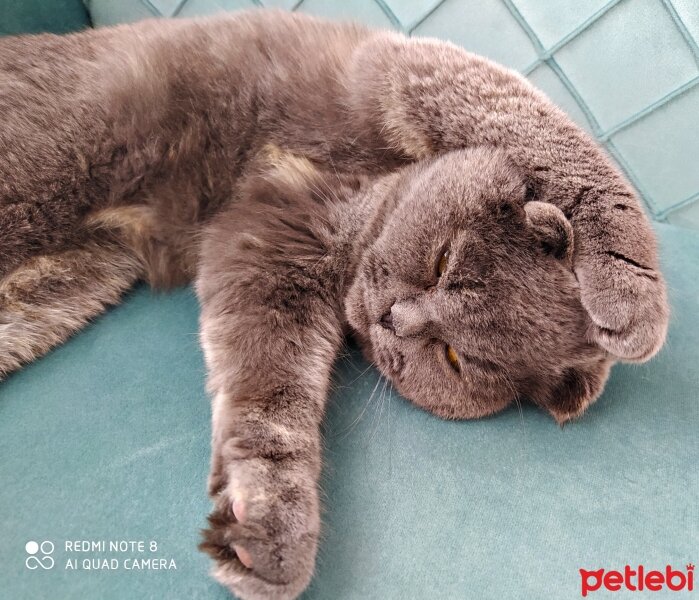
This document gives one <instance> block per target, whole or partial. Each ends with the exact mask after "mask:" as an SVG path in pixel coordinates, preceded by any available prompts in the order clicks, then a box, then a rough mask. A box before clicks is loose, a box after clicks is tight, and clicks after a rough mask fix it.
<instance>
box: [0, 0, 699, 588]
mask: <svg viewBox="0 0 699 600" xmlns="http://www.w3.org/2000/svg"><path fill="white" fill-rule="evenodd" d="M86 4H87V8H88V9H89V11H87V10H85V7H84V6H83V5H82V4H80V3H79V2H78V0H53V1H51V2H49V1H44V2H40V1H39V0H35V1H32V2H21V1H15V2H11V1H10V0H0V33H3V34H11V33H19V32H21V31H39V30H51V31H56V32H62V31H67V30H70V29H80V28H84V27H88V26H91V25H94V26H100V25H106V24H111V23H116V22H123V21H128V20H135V19H140V18H144V17H148V16H155V15H159V14H160V15H165V16H178V15H179V16H187V15H192V14H203V13H205V12H214V11H216V10H220V9H221V8H226V9H238V8H243V7H248V6H250V5H252V4H253V3H252V2H246V1H243V0H238V1H234V0H225V1H224V0H219V1H214V0H189V1H184V2H182V1H181V0H180V1H177V0H151V1H147V0H143V1H141V0H124V1H120V2H110V1H108V0H91V1H90V2H87V3H86ZM266 4H267V5H281V6H283V7H285V8H296V9H297V10H305V11H308V12H312V13H316V14H324V15H328V16H345V17H354V18H357V19H361V20H365V21H368V22H370V23H373V24H376V25H380V26H386V27H395V28H400V29H403V30H405V31H408V32H413V33H415V34H420V35H431V36H438V37H445V38H449V39H452V40H454V41H455V42H457V43H459V44H462V45H464V46H466V47H467V48H469V49H472V50H474V51H477V52H480V53H483V54H486V55H489V56H492V57H493V58H495V59H497V60H499V61H501V62H504V63H506V64H508V65H510V66H513V67H514V68H517V69H520V70H522V71H523V72H525V73H527V74H528V75H529V76H530V77H531V78H532V80H533V81H534V82H535V83H536V84H537V85H539V86H540V87H542V88H543V89H544V90H545V91H546V92H547V93H549V95H550V96H551V97H552V98H553V99H554V101H556V102H558V103H559V104H560V105H561V106H562V107H563V108H564V109H565V110H567V111H568V112H569V114H571V116H572V117H573V118H574V119H576V120H577V121H578V122H580V123H581V124H582V125H583V126H584V127H586V128H587V129H588V130H589V131H590V133H591V134H593V135H595V136H596V137H597V138H598V139H599V140H600V143H602V144H604V145H605V147H606V148H607V149H608V151H609V152H610V154H611V155H612V156H613V157H614V158H615V160H617V161H618V162H619V164H620V165H621V166H622V168H623V169H624V170H625V171H626V173H627V174H628V176H629V177H630V178H631V180H632V181H633V182H634V184H635V185H636V187H637V188H638V190H639V192H640V194H641V195H642V197H643V199H644V201H645V202H646V205H647V208H648V211H649V214H651V216H653V218H654V219H655V220H656V221H657V232H658V236H659V240H660V244H661V256H662V263H663V267H664V270H665V273H666V275H667V279H668V282H669V292H670V299H671V303H672V319H671V325H670V332H669V337H668V342H667V345H666V347H665V348H664V350H663V351H662V352H661V353H660V354H659V355H658V356H657V357H656V358H655V359H653V360H652V361H651V362H649V363H648V364H645V365H637V366H631V365H618V366H616V367H615V368H614V370H613V373H612V376H611V379H610V381H609V383H608V385H607V388H606V391H605V393H604V394H603V396H602V397H601V399H600V400H599V401H598V402H597V403H596V404H595V405H594V406H593V407H592V408H591V409H590V410H589V411H588V413H587V414H586V415H585V416H584V418H582V419H581V420H580V421H578V422H576V423H573V424H570V425H568V426H566V427H565V428H563V429H561V428H559V427H557V426H556V425H555V424H554V422H553V421H552V420H551V419H550V418H548V417H547V416H546V415H544V414H543V413H542V412H540V411H537V410H535V409H533V408H531V407H527V406H525V407H522V408H521V409H520V410H518V409H517V408H512V409H511V410H508V411H506V412H505V413H503V414H501V415H499V416H497V417H494V418H491V419H485V420H482V421H474V422H459V423H454V422H444V421H440V420H438V419H436V418H434V417H431V416H429V415H427V414H426V413H424V412H422V411H420V410H418V409H416V408H414V407H412V405H410V404H408V403H407V402H406V401H404V400H403V399H401V398H400V397H399V396H398V395H397V394H396V393H394V392H393V391H392V390H391V389H390V388H387V387H386V386H385V385H384V383H383V381H381V380H380V379H379V377H378V375H377V373H376V372H375V371H373V370H371V369H369V368H368V367H367V365H366V364H365V363H364V362H363V360H362V359H361V358H360V356H359V354H358V352H357V350H356V349H355V348H354V347H353V346H352V345H351V344H350V345H349V346H348V351H347V353H346V356H345V357H344V358H343V359H342V360H341V361H340V362H339V363H338V365H337V373H336V381H335V391H334V393H333V396H332V398H331V400H330V403H329V407H328V417H327V421H326V424H325V446H326V452H325V470H324V474H323V479H322V487H323V490H324V505H325V509H324V519H323V520H324V530H323V540H322V544H321V547H320V551H319V556H318V564H317V576H316V577H315V579H314V581H313V583H312V584H311V587H310V588H309V590H308V591H307V592H306V594H305V595H304V598H306V599H309V600H310V599H313V600H316V599H318V600H320V599H365V598H371V599H374V598H376V599H394V598H395V599H400V600H408V599H418V598H419V599H422V598H447V599H448V598H478V599H490V598H492V599H510V598H517V599H519V598H521V599H539V598H556V599H558V598H561V599H566V598H579V597H581V575H580V572H579V569H588V570H589V569H600V568H604V569H607V570H608V569H617V570H622V571H623V569H624V566H625V565H631V566H632V567H633V568H636V567H637V566H638V565H643V566H644V568H645V569H646V570H650V569H660V570H664V569H665V567H666V565H672V566H673V567H674V568H675V569H681V570H682V571H683V572H684V571H685V565H686V564H687V563H689V562H696V561H698V560H699V552H698V550H699V474H698V473H699V471H698V470H697V464H698V462H699V443H698V441H697V440H698V435H699V367H698V365H699V335H698V334H699V328H698V327H697V319H698V318H699V317H698V315H699V232H697V231H696V228H699V203H698V202H696V200H697V199H698V198H699V168H698V162H697V157H698V156H699V135H698V133H699V86H697V82H699V70H698V67H697V64H698V59H699V52H698V47H697V41H698V40H699V6H697V4H696V2H694V0H622V1H621V2H617V1H615V0H612V1H611V2H607V1H605V0H588V1H587V2H574V1H573V0H565V1H559V2H553V0H548V1H547V0H485V1H479V2H476V1H475V0H472V1H466V0H463V1H462V0H446V1H442V2H437V1H434V0H424V1H421V0H406V1H399V0H376V1H374V0H357V1H356V2H341V1H340V0H333V1H330V0H304V1H303V2H298V1H292V0H276V1H274V2H272V1H271V0H270V1H269V2H267V3H266ZM0 127H2V117H1V116H0ZM197 317H198V308H197V303H196V299H195V297H194V295H193V293H192V291H191V290H190V289H182V290H178V291H175V292H172V293H168V294H155V293H153V292H151V291H150V290H148V289H146V288H139V289H137V290H136V291H134V292H133V293H131V294H129V296H128V297H127V299H126V301H125V302H124V303H123V304H122V305H120V306H119V307H117V308H114V309H113V310H110V311H109V312H108V313H107V314H106V315H104V316H103V317H101V318H99V319H98V320H96V322H95V323H94V324H93V325H92V326H91V327H89V328H88V329H87V330H85V331H84V332H82V333H81V334H79V335H77V336H75V337H74V338H73V339H72V340H71V341H70V342H69V343H67V344H65V345H64V346H62V347H60V348H58V349H57V350H55V351H54V352H52V353H51V354H50V355H49V356H47V357H45V358H44V359H42V360H40V361H38V362H37V363H35V364H33V365H31V366H29V367H28V368H26V369H24V370H23V371H21V372H20V373H17V374H16V375H14V376H12V377H10V378H9V379H8V380H7V381H6V382H4V383H1V384H0V598H3V599H4V598H7V599H8V600H9V599H13V600H14V599H20V600H23V599H39V598H42V599H43V598H51V599H66V600H68V599H73V598H85V599H93V598H95V599H104V600H110V599H119V600H121V599H125V600H131V599H151V598H152V599H161V598H172V599H183V600H189V599H196V598H207V599H209V598H211V599H215V598H219V599H224V598H227V597H229V596H228V594H227V592H226V591H225V590H224V589H223V588H221V587H220V586H218V585H217V584H216V582H214V581H213V580H212V579H211V578H209V577H208V576H207V570H208V568H209V561H208V559H207V558H206V557H205V556H204V555H202V554H201V553H199V552H197V550H196V544H197V543H198V535H199V534H198V530H199V529H200V528H201V527H202V526H204V523H205V519H204V517H205V515H206V513H207V512H208V510H209V507H210V504H209V501H208V499H207V497H206V493H205V482H206V474H207V469H208V457H209V455H208V453H209V435H210V428H209V400H208V398H207V395H206V393H205V391H204V376H205V370H204V365H203V361H202V356H201V353H200V350H199V347H198V343H197ZM102 541H104V542H106V544H105V551H101V550H100V548H101V547H100V546H95V545H94V543H96V542H102ZM110 541H120V542H130V541H133V542H139V541H141V542H143V543H144V546H143V550H142V551H141V550H140V549H139V548H138V546H137V545H136V546H135V549H134V548H132V547H131V546H130V545H129V544H126V545H127V546H128V548H127V550H126V551H125V552H121V551H119V548H117V549H110V548H109V542H110ZM31 542H35V544H32V543H31ZM46 542H49V543H48V544H47V543H46ZM84 542H87V543H88V546H89V547H88V548H87V550H88V551H86V552H82V551H81V550H82V549H83V546H84ZM151 543H155V546H151ZM66 544H69V546H68V547H67V546H66ZM121 547H122V548H123V547H124V544H121ZM49 550H51V552H48V551H49ZM32 558H37V559H42V560H43V561H44V562H43V563H42V566H38V567H37V568H33V567H35V566H37V563H36V561H34V560H30V559H32ZM48 558H51V559H52V561H53V565H52V568H44V566H47V565H50V564H51V561H48V560H47V559H48ZM137 558H138V559H147V558H150V559H165V565H166V566H168V567H171V568H169V569H158V570H154V569H152V568H151V569H134V568H133V565H134V560H133V559H137ZM93 559H100V560H98V561H97V562H94V561H93ZM103 559H106V562H105V561H104V560H103ZM112 559H116V560H117V561H118V566H119V568H118V569H115V570H114V569H110V568H108V567H110V566H113V565H114V562H112ZM84 561H87V562H84ZM125 561H127V562H125ZM128 561H130V562H128ZM173 561H174V565H175V567H176V568H174V569H173V568H172V565H173ZM154 562H155V564H157V565H158V566H160V565H162V564H163V563H160V562H158V561H151V563H145V564H150V565H152V564H153V563H154ZM127 564H128V565H129V566H130V567H131V568H128V569H127V568H126V565H127ZM140 564H144V563H140ZM67 567H68V568H67ZM71 567H74V568H71ZM88 567H89V568H88ZM627 594H628V592H627ZM684 594H686V592H684ZM596 595H598V596H601V597H608V593H607V595H605V594H604V593H603V592H595V593H591V594H590V596H591V597H595V596H596ZM636 596H639V597H643V595H642V594H635V595H634V597H636ZM676 596H677V594H676V593H673V592H669V591H667V589H666V590H665V591H660V592H654V593H652V594H651V597H653V598H662V597H676ZM680 597H684V596H683V594H680Z"/></svg>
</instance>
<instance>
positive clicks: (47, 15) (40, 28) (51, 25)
mask: <svg viewBox="0 0 699 600" xmlns="http://www.w3.org/2000/svg"><path fill="white" fill-rule="evenodd" d="M86 27H90V16H89V15H88V12H87V10H86V9H85V6H84V5H83V3H82V2H81V1H80V0H0V35H15V34H20V33H42V32H49V33H66V32H69V31H75V30H79V29H85V28H86Z"/></svg>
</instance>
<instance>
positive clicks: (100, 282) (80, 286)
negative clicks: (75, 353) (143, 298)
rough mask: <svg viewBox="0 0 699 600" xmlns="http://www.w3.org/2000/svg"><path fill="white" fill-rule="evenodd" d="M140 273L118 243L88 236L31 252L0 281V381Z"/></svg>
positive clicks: (101, 308)
mask: <svg viewBox="0 0 699 600" xmlns="http://www.w3.org/2000/svg"><path fill="white" fill-rule="evenodd" d="M141 272H142V267H141V264H140V261H139V260H138V259H137V258H135V256H134V255H133V254H131V253H129V252H128V251H127V250H126V249H125V248H124V246H123V245H122V244H120V243H119V242H118V241H116V240H115V239H113V238H110V237H109V236H106V235H94V236H92V237H91V238H90V239H89V240H88V241H87V242H85V243H84V244H83V245H81V246H79V247H76V248H73V249H67V250H63V251H60V252H56V253H53V254H47V255H43V256H42V255H39V256H34V257H32V258H30V259H28V260H26V261H24V262H23V263H22V264H20V266H19V267H17V268H15V269H14V270H13V271H11V272H10V273H8V274H7V275H5V277H3V278H2V279H0V380H1V379H3V378H4V377H6V376H7V375H8V374H9V373H11V372H13V371H15V370H17V369H18V368H20V367H21V366H22V365H24V364H26V363H28V362H31V361H32V360H34V359H36V358H38V357H40V356H42V355H43V354H45V353H46V352H48V351H49V350H50V349H51V348H53V347H55V346H57V345H58V344H60V343H62V342H64V341H65V340H66V339H68V337H70V336H71V335H72V334H73V333H75V332H76V331H78V330H79V329H81V328H82V327H83V326H85V325H86V324H87V323H88V322H89V321H90V319H92V318H94V317H95V316H97V315H98V314H100V313H101V312H103V311H104V309H105V307H106V306H108V305H110V304H115V303H117V302H118V301H119V298H120V297H121V295H122V294H123V293H124V292H125V291H126V290H128V289H129V288H130V287H132V286H133V284H134V283H135V282H136V280H137V279H138V278H139V276H140V274H141Z"/></svg>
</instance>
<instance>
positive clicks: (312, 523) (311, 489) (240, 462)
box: [200, 439, 320, 600]
mask: <svg viewBox="0 0 699 600" xmlns="http://www.w3.org/2000/svg"><path fill="white" fill-rule="evenodd" d="M221 455H222V458H221V467H220V468H219V470H218V472H217V473H215V474H213V477H212V478H211V479H210V489H211V491H213V492H217V493H216V495H215V497H214V500H215V507H214V510H213V511H212V513H211V515H210V516H209V528H208V529H206V530H204V531H203V536H204V541H203V542H202V543H201V545H200V549H202V550H203V551H205V552H207V553H208V554H210V555H211V556H212V557H213V558H214V559H215V561H216V565H215V567H214V569H213V571H212V574H213V576H214V577H215V579H216V580H217V581H219V582H220V583H221V584H223V585H224V586H226V587H227V588H228V589H229V590H230V591H231V592H232V593H233V594H235V596H236V597H238V598H240V599H241V600H255V599H258V598H259V599H262V598H264V599H268V598H275V599H280V600H284V599H287V598H288V599H291V598H296V597H297V596H298V595H299V594H300V593H301V592H302V591H303V590H304V589H305V588H306V586H307V585H308V583H309V581H310V579H311V577H312V575H313V570H314V565H315V556H316V550H317V544H318V534H319V530H320V518H319V504H318V494H317V487H316V481H317V470H318V468H317V466H315V465H313V464H309V463H306V462H304V461H303V460H300V459H298V458H295V457H294V456H293V455H289V454H288V453H287V454H279V455H276V454H274V453H272V454H270V453H266V454H265V455H264V456H261V455H259V454H256V453H255V452H254V451H253V450H251V449H250V448H248V447H246V446H245V444H244V443H242V442H241V440H239V439H231V440H229V441H228V442H226V443H225V444H224V446H223V448H222V450H221Z"/></svg>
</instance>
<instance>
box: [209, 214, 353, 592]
mask: <svg viewBox="0 0 699 600" xmlns="http://www.w3.org/2000/svg"><path fill="white" fill-rule="evenodd" d="M273 212H274V208H272V207H269V206H268V207H266V209H265V210H260V209H259V208H258V210H254V209H253V210H252V211H251V212H250V213H249V214H248V215H247V216H245V215H242V216H241V215H240V214H239V213H236V214H228V215H226V214H223V215H219V217H217V220H216V222H215V223H214V224H213V226H212V227H211V228H210V229H209V231H208V233H207V234H206V235H205V237H204V241H203V249H202V258H201V263H200V269H199V274H198V281H197V292H198V295H199V298H200V301H201V304H202V316H201V341H202V346H203V348H204V354H205V357H206V362H207V366H208V368H209V380H208V387H209V391H210V392H211V393H212V395H213V397H214V400H213V411H212V412H213V425H212V428H213V436H212V466H211V475H210V479H209V492H210V494H211V495H212V497H213V498H214V501H215V508H214V510H213V512H212V514H211V515H210V517H209V523H210V527H209V529H207V530H206V531H205V532H204V542H203V543H202V544H201V546H200V548H201V549H202V550H204V551H206V552H208V553H209V554H210V555H211V556H212V557H213V558H214V559H215V560H216V566H215V568H214V570H213V575H214V576H215V578H216V579H217V580H218V581H219V582H221V583H222V584H223V585H225V586H227V587H228V588H229V589H230V590H231V591H232V592H233V593H234V594H235V595H236V596H237V597H239V598H241V599H243V600H250V599H257V598H260V599H262V598H265V599H266V598H277V599H284V598H295V597H296V596H298V594H300V593H301V592H302V591H303V589H304V588H305V587H306V585H307V584H308V582H309V580H310V578H311V576H312V574H313V569H314V564H315V555H316V549H317V543H318V535H319V530H320V517H319V499H318V479H319V475H320V470H321V433H320V423H321V419H322V416H323V412H324V405H325V400H326V395H327V393H328V387H329V380H330V373H331V367H332V364H333V361H334V359H335V356H336V354H337V351H338V349H339V346H340V343H341V339H342V328H341V323H340V315H339V314H338V312H339V310H340V305H341V302H340V300H339V298H338V297H337V292H336V291H333V288H334V286H335V285H336V282H337V281H338V280H339V279H341V278H338V277H333V276H332V274H331V273H330V272H329V271H328V262H329V260H330V259H329V258H328V257H327V255H326V251H325V249H324V248H320V247H318V246H317V245H316V242H315V240H313V239H311V237H312V236H309V234H308V231H309V223H311V221H312V219H305V218H303V216H299V215H296V214H294V212H293V211H289V210H288V209H284V210H283V211H279V219H280V221H282V220H283V222H284V227H285V228H286V230H285V231H281V232H279V231H275V230H274V229H273V228H272V227H270V226H269V224H268V223H267V224H264V223H263V224H261V223H260V221H264V219H266V218H270V219H271V218H273V217H271V216H270V215H271V213H273ZM246 225H249V227H247V226H246Z"/></svg>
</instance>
